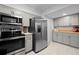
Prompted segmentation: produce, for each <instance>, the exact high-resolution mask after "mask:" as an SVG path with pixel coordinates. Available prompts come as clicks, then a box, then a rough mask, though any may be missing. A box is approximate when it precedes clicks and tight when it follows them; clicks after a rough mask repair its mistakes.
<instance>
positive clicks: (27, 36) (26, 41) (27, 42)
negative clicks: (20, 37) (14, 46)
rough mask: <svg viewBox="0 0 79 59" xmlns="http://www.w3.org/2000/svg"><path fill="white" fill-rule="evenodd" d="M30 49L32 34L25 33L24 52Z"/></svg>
mask: <svg viewBox="0 0 79 59" xmlns="http://www.w3.org/2000/svg"><path fill="white" fill-rule="evenodd" d="M31 50H32V34H27V35H26V38H25V52H29V51H31Z"/></svg>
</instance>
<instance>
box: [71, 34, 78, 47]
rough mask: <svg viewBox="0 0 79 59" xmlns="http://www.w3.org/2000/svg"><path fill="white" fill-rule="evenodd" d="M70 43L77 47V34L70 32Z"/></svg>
mask: <svg viewBox="0 0 79 59" xmlns="http://www.w3.org/2000/svg"><path fill="white" fill-rule="evenodd" d="M70 36H71V39H70V45H72V46H75V47H78V48H79V35H76V34H71V35H70Z"/></svg>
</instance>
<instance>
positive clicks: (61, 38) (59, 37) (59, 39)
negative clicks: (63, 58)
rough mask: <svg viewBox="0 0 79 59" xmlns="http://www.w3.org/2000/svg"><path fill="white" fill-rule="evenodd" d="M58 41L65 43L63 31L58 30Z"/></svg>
mask: <svg viewBox="0 0 79 59" xmlns="http://www.w3.org/2000/svg"><path fill="white" fill-rule="evenodd" d="M58 42H60V43H63V36H62V32H58Z"/></svg>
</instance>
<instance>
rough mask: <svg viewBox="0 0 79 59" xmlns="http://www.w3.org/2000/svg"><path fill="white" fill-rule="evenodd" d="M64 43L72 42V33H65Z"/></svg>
mask: <svg viewBox="0 0 79 59" xmlns="http://www.w3.org/2000/svg"><path fill="white" fill-rule="evenodd" d="M63 43H64V44H70V34H69V33H63Z"/></svg>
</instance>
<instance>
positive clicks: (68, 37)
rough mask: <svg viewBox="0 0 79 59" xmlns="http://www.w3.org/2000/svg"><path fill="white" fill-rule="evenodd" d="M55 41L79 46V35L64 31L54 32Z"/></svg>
mask: <svg viewBox="0 0 79 59" xmlns="http://www.w3.org/2000/svg"><path fill="white" fill-rule="evenodd" d="M53 41H56V42H60V43H64V44H67V45H70V46H73V47H77V48H79V35H77V34H71V33H63V32H53Z"/></svg>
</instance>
